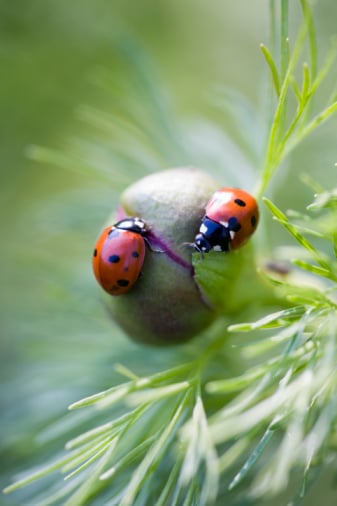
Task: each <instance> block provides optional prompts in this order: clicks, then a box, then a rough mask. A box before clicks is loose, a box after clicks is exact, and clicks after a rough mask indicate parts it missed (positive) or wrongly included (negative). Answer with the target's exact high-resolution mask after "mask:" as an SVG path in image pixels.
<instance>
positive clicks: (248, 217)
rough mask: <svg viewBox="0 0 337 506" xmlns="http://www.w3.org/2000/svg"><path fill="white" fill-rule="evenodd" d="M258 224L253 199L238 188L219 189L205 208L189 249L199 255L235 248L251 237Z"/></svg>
mask: <svg viewBox="0 0 337 506" xmlns="http://www.w3.org/2000/svg"><path fill="white" fill-rule="evenodd" d="M258 221H259V209H258V206H257V203H256V200H255V199H254V197H252V196H251V195H250V194H249V193H247V192H246V191H244V190H239V189H238V188H220V190H218V191H216V192H215V193H214V195H213V196H212V197H211V199H210V201H209V202H208V204H207V205H206V209H205V216H204V217H203V218H202V221H201V225H200V229H199V233H198V234H197V235H196V236H195V239H194V243H193V247H194V249H195V250H196V251H198V252H199V253H207V252H208V251H210V250H212V249H213V250H215V251H230V250H232V249H233V250H234V249H237V248H239V247H240V246H242V245H243V244H244V243H245V242H246V241H247V239H248V238H249V237H250V236H251V235H252V233H253V232H254V231H255V229H256V227H257V224H258Z"/></svg>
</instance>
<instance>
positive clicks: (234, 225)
mask: <svg viewBox="0 0 337 506" xmlns="http://www.w3.org/2000/svg"><path fill="white" fill-rule="evenodd" d="M240 228H241V225H240V223H239V222H238V220H237V218H235V217H234V216H233V217H232V218H229V220H228V229H229V230H231V231H233V232H238V231H239V230H240Z"/></svg>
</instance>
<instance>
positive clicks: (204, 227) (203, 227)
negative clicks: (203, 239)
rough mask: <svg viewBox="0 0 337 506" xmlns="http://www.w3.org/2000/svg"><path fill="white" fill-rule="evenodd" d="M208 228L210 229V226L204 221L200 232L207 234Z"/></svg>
mask: <svg viewBox="0 0 337 506" xmlns="http://www.w3.org/2000/svg"><path fill="white" fill-rule="evenodd" d="M207 230H208V227H207V226H206V225H205V223H202V224H201V225H200V229H199V232H200V233H201V234H205V233H206V232H207Z"/></svg>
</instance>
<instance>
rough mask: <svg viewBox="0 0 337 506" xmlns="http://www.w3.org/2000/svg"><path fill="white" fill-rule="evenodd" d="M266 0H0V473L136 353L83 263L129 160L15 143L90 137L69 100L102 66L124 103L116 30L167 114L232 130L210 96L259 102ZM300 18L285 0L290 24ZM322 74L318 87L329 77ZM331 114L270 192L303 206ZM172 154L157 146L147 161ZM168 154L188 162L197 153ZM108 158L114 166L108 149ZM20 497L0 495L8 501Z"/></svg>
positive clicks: (330, 178)
mask: <svg viewBox="0 0 337 506" xmlns="http://www.w3.org/2000/svg"><path fill="white" fill-rule="evenodd" d="M268 6H269V2H268V1H267V0H255V1H254V2H248V1H245V0H239V1H237V0H227V1H223V0H214V1H212V2H205V1H203V0H186V1H185V2H181V1H178V0H171V1H170V2H158V1H156V0H142V1H140V2H135V1H133V2H131V1H130V0H123V1H122V0H119V1H118V0H113V1H111V2H107V1H106V0H96V1H92V0H91V1H90V0H82V1H79V0H73V1H72V2H69V1H66V0H58V1H57V2H53V1H51V0H31V1H30V2H24V1H20V0H11V1H6V0H2V1H1V2H0V57H1V78H0V128H1V144H0V163H1V165H0V167H1V185H0V193H1V212H0V220H1V233H2V241H1V244H2V247H1V267H0V269H1V272H0V276H1V277H0V279H1V286H2V290H1V295H0V301H1V317H0V320H1V352H0V368H1V372H0V374H1V380H2V388H1V411H0V412H1V434H2V437H1V459H0V461H1V466H2V473H1V474H2V478H1V485H2V486H3V485H5V484H6V483H7V482H8V479H9V476H12V475H13V473H14V472H15V471H16V470H17V469H21V470H23V469H25V468H26V467H29V466H30V465H33V464H35V463H36V462H41V461H42V459H41V455H43V445H44V444H45V442H46V441H49V446H48V450H47V453H46V455H49V453H50V451H51V450H52V449H53V444H54V447H55V448H56V449H58V448H59V446H58V445H59V440H57V438H56V436H55V433H54V435H53V436H52V437H51V438H49V436H48V431H47V432H46V433H43V434H44V435H43V436H42V437H40V438H39V439H37V440H36V439H35V438H34V435H35V434H37V433H38V432H39V431H40V430H43V429H44V428H45V427H47V425H48V423H49V422H51V421H53V420H54V419H57V418H58V417H59V416H60V415H63V414H64V413H65V409H66V406H67V405H68V404H69V403H70V402H73V401H75V400H76V399H77V398H79V397H81V396H82V395H88V394H90V393H93V392H95V391H97V390H98V389H101V388H106V387H108V386H110V385H111V384H113V382H114V380H115V375H114V372H113V370H112V364H113V363H114V362H116V361H118V360H121V361H123V357H125V356H127V357H128V362H127V365H129V366H131V365H132V362H133V361H134V363H135V364H136V365H137V368H138V369H137V370H138V371H141V368H142V367H144V368H145V369H146V354H147V353H149V352H148V351H147V350H145V351H144V350H141V351H140V350H139V348H138V347H137V345H135V344H132V343H130V342H129V341H128V340H127V339H126V338H125V337H124V336H123V335H122V333H121V332H120V331H119V330H118V329H116V328H115V327H113V326H112V325H111V322H110V321H108V320H107V318H106V316H105V313H104V310H103V309H102V308H101V305H100V301H99V297H98V291H97V288H96V286H95V283H94V281H93V278H92V275H91V267H90V255H91V249H92V246H93V243H94V241H95V239H96V236H97V233H98V231H99V229H100V227H101V225H102V223H103V222H104V220H105V219H106V216H107V215H108V214H109V213H110V212H111V209H113V208H114V207H115V205H116V203H117V201H118V191H119V190H120V189H121V188H122V187H123V181H124V180H126V181H127V180H128V179H130V180H132V178H134V177H136V175H137V176H139V175H141V174H142V168H140V170H139V171H138V172H137V170H136V169H135V172H134V173H133V172H131V173H130V174H124V173H121V174H120V177H118V178H117V181H116V186H114V185H113V184H112V185H111V186H109V185H108V184H107V185H104V184H102V182H100V181H98V180H97V179H96V178H95V176H94V175H91V176H90V174H88V175H84V174H83V173H81V172H76V171H72V170H67V169H65V168H62V167H60V166H57V164H47V163H37V162H36V161H34V160H30V159H29V158H28V157H26V152H27V146H29V145H32V144H33V145H40V146H46V147H50V148H53V149H59V150H61V152H67V150H68V149H69V145H70V144H71V143H72V142H75V144H76V139H78V138H81V137H82V136H85V138H86V139H90V138H91V137H92V138H93V139H94V138H97V135H98V134H97V131H96V130H95V129H94V128H93V129H92V130H91V128H90V125H89V126H88V125H84V124H83V123H82V122H81V121H80V119H79V117H78V115H77V113H76V111H77V110H78V109H79V107H80V106H81V105H82V104H88V105H91V106H94V107H97V108H99V109H100V110H103V111H105V110H108V109H109V110H110V111H111V110H113V107H111V104H107V102H106V100H107V99H106V96H105V94H104V93H102V90H101V89H100V88H99V87H97V86H96V85H95V76H96V73H97V72H99V69H100V68H102V67H103V68H107V69H109V72H110V76H112V77H113V79H115V80H116V83H118V86H119V88H118V86H117V88H118V90H119V95H118V93H117V96H120V98H121V101H123V100H125V101H126V102H127V100H128V97H126V96H125V93H124V94H123V89H124V84H125V89H127V86H128V81H129V73H128V72H129V71H128V67H127V66H125V65H124V62H123V57H122V55H121V53H120V49H119V48H120V41H121V40H131V41H132V44H136V46H137V45H138V44H139V46H141V47H142V51H144V54H148V55H149V60H150V61H152V64H153V68H154V69H155V72H156V73H157V74H158V76H159V82H160V83H162V84H163V85H164V88H165V89H166V90H168V92H169V93H170V95H171V101H172V102H171V103H172V104H173V109H174V111H175V115H176V117H177V118H178V123H179V121H180V118H191V121H195V122H196V121H197V118H200V117H201V118H206V119H207V121H213V122H215V123H216V124H217V125H218V126H220V127H221V128H223V129H227V130H228V131H229V132H232V134H233V136H234V138H235V129H233V128H232V125H231V122H230V121H229V120H228V118H227V117H226V115H224V113H223V111H220V110H218V109H217V107H216V106H215V105H214V103H213V102H212V97H213V93H214V89H215V87H216V86H217V85H222V86H225V87H228V88H232V89H234V90H236V92H239V93H242V94H243V95H244V96H246V97H247V98H248V99H249V100H250V101H251V102H252V104H253V105H254V106H255V107H258V105H259V104H260V103H261V97H262V96H263V94H264V93H265V87H264V83H263V81H264V80H265V69H264V63H263V59H262V56H261V54H260V51H259V47H258V45H259V43H260V42H262V41H263V42H265V43H267V42H268V24H269V21H268ZM336 19H337V4H336V2H334V1H333V0H321V1H320V2H319V5H317V7H316V10H315V20H316V27H317V34H318V43H319V55H324V54H326V52H327V48H328V46H329V38H330V36H331V35H333V34H334V32H335V31H336ZM299 20H300V11H299V9H298V6H294V7H293V10H292V18H291V29H292V30H295V29H296V27H297V26H298V24H299ZM332 74H334V75H332V76H331V77H330V89H331V83H333V82H334V80H335V81H336V77H337V75H336V71H334V72H333V73H332ZM148 77H149V76H148ZM155 79H157V76H156V77H155V76H154V80H155ZM150 80H151V76H150ZM154 82H155V81H154ZM326 88H327V89H328V85H326ZM324 89H325V85H323V92H322V93H321V97H322V103H324V99H325V96H324ZM336 127H337V122H336V119H333V120H332V121H330V122H329V123H328V124H326V125H324V126H323V127H322V128H321V129H320V130H319V132H317V133H315V135H314V136H312V137H311V138H310V139H309V141H306V142H305V143H304V144H303V145H302V146H301V148H300V149H298V150H296V153H295V154H294V157H293V159H292V162H291V166H290V169H291V170H289V171H286V172H285V173H284V174H285V175H283V176H280V177H278V179H277V181H278V184H277V186H276V188H275V189H274V195H273V196H274V198H275V199H276V201H277V203H278V205H280V206H281V207H283V208H287V207H291V208H297V209H302V208H303V205H305V204H307V203H309V202H310V198H311V191H310V190H308V188H306V187H304V186H303V185H302V183H301V182H300V181H299V179H298V174H299V173H300V172H303V171H308V172H310V173H312V174H313V175H314V176H315V177H316V178H318V179H320V180H321V181H322V183H323V184H324V185H327V186H328V187H331V185H333V184H335V182H336V173H335V169H334V167H333V163H334V162H335V161H337V160H336V149H335V148H336ZM154 128H156V126H155V125H154ZM74 140H75V141H74ZM105 142H107V143H109V138H105ZM111 143H113V138H111ZM91 155H92V156H93V157H94V151H92V152H91ZM83 157H84V160H85V157H86V155H85V153H84V154H83ZM175 160H177V157H176V158H174V157H173V156H172V159H170V157H167V158H166V159H165V157H163V158H162V161H161V163H158V169H161V168H165V167H166V166H169V165H170V164H172V163H174V161H175ZM178 161H179V160H178ZM181 163H191V164H198V158H197V157H196V158H195V159H191V160H190V161H189V160H187V159H186V157H185V158H182V160H181ZM203 168H205V169H206V170H207V169H208V167H203ZM209 169H210V170H211V167H210V168H209ZM114 170H115V171H117V173H118V167H117V166H116V161H115V167H114ZM123 171H125V168H123V169H122V168H121V172H123ZM290 178H291V185H290V184H289V181H290ZM223 182H225V181H223ZM278 237H279V236H277V237H276V238H274V239H273V240H274V241H276V243H277V241H278ZM175 353H177V352H176V351H175V352H174V351H171V350H170V351H162V352H161V353H157V358H156V360H157V362H156V367H157V368H159V367H160V361H161V360H162V361H163V362H165V361H166V360H169V359H168V357H169V358H172V357H173V358H172V360H174V354H175ZM181 353H186V350H184V351H181ZM142 360H144V363H143V364H142V363H141V364H140V363H139V362H140V361H141V362H142ZM98 371H99V373H98ZM117 379H118V381H120V379H121V378H120V377H118V378H117ZM53 441H55V442H54V443H53ZM18 497H19V499H18ZM20 497H21V496H20V495H15V496H9V497H6V498H2V499H0V503H2V502H1V501H2V500H3V501H6V502H5V503H4V504H13V505H15V504H21V502H20V501H21V500H22V499H20ZM327 500H328V499H327ZM308 504H309V503H308ZM313 504H315V503H313ZM325 504H334V503H332V502H331V503H325Z"/></svg>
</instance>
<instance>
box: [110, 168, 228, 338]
mask: <svg viewBox="0 0 337 506" xmlns="http://www.w3.org/2000/svg"><path fill="white" fill-rule="evenodd" d="M218 186H219V185H218V184H217V183H216V182H215V181H214V180H213V179H212V178H211V177H210V176H209V175H207V174H205V173H203V172H201V171H199V170H196V169H192V168H180V169H172V170H167V171H163V172H159V173H155V174H153V175H150V176H147V177H145V178H143V179H142V180H140V181H138V182H137V183H135V184H133V185H131V186H130V187H129V188H127V189H126V190H125V191H124V193H123V194H122V196H121V217H123V214H125V216H137V217H139V218H142V219H143V220H144V221H145V222H146V223H147V225H148V226H149V227H150V232H149V242H150V246H149V247H147V251H146V256H145V261H144V265H143V268H142V274H141V277H140V278H139V279H138V281H137V282H136V283H135V285H134V286H133V287H132V288H131V289H130V291H129V292H127V293H125V294H123V295H122V296H119V297H111V296H107V304H108V307H109V311H110V313H111V315H112V316H113V318H114V320H115V321H116V322H117V323H118V324H119V325H120V326H121V327H122V328H123V329H124V331H125V332H126V333H127V334H128V335H129V336H130V337H131V338H132V339H135V340H137V341H140V342H143V343H149V344H156V345H168V344H175V343H181V342H184V341H187V340H188V339H190V338H192V337H193V336H195V335H196V334H198V333H200V332H201V331H202V330H203V329H205V328H206V327H207V326H208V325H210V323H211V322H212V321H213V319H214V317H215V316H216V313H215V312H214V311H213V309H212V308H211V307H210V305H209V304H208V303H207V302H206V300H205V299H204V298H203V296H202V295H201V293H200V290H199V287H198V286H197V284H196V282H195V279H194V270H193V266H192V252H193V249H192V248H191V247H188V246H186V244H184V243H186V242H191V243H193V240H194V237H195V235H196V233H197V231H198V229H199V226H200V221H201V218H202V217H203V215H204V210H205V205H206V203H207V201H208V200H209V198H210V196H211V195H212V194H213V192H214V191H215V190H216V189H217V188H218ZM114 221H116V220H115V216H114V217H113V218H112V219H111V223H113V222H114ZM158 251H160V252H158ZM196 256H197V257H198V258H200V255H199V254H197V255H196Z"/></svg>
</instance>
